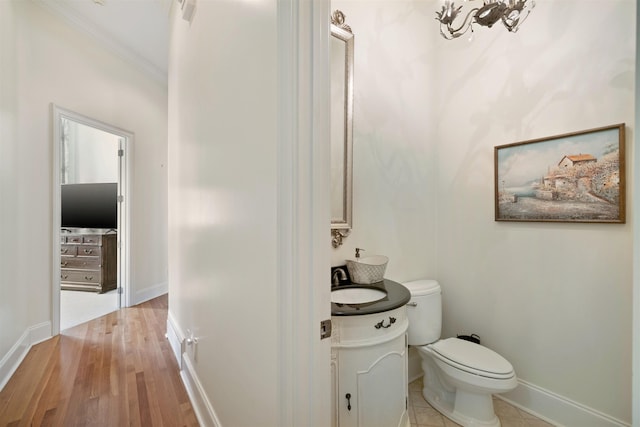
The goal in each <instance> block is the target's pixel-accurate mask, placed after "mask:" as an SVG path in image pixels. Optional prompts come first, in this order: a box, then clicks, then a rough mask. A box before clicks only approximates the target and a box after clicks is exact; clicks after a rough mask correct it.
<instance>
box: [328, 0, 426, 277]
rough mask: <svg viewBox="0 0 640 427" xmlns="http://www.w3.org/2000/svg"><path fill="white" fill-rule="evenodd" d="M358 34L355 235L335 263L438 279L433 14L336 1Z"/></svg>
mask: <svg viewBox="0 0 640 427" xmlns="http://www.w3.org/2000/svg"><path fill="white" fill-rule="evenodd" d="M335 9H340V10H342V11H343V12H344V14H345V16H346V18H345V22H346V23H347V24H348V25H349V26H351V28H352V30H353V33H354V46H355V47H354V51H355V54H354V126H353V206H354V209H353V230H352V232H351V234H350V235H349V236H348V237H347V238H345V239H344V240H343V245H342V246H341V247H340V248H338V249H335V250H333V252H332V260H331V261H332V265H341V264H344V260H345V259H352V258H353V257H354V254H355V248H356V247H358V248H364V249H365V252H364V254H363V255H364V256H366V255H373V254H383V255H387V256H388V257H389V264H388V266H387V271H386V276H387V277H389V278H390V279H394V280H398V281H407V280H412V279H417V278H421V277H435V276H436V250H437V248H436V240H435V237H436V229H435V227H436V208H437V205H436V204H435V203H434V198H435V193H436V188H437V187H436V174H435V169H436V168H435V161H436V159H435V157H434V155H433V150H434V145H435V144H436V143H437V141H436V140H435V139H434V136H435V128H436V123H435V121H434V118H433V115H434V113H433V111H434V108H435V104H434V102H433V92H434V88H433V87H432V86H433V85H434V83H433V80H434V77H435V75H434V72H435V71H434V70H435V68H434V67H435V65H436V64H435V63H434V62H433V61H431V55H432V53H431V51H432V45H433V43H434V41H433V28H432V27H431V26H430V25H425V22H427V23H430V22H431V14H432V13H433V10H432V9H431V6H430V5H429V4H428V3H425V2H421V1H415V2H408V1H377V2H368V1H342V0H337V1H336V0H334V1H332V2H331V10H335Z"/></svg>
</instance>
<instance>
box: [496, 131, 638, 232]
mask: <svg viewBox="0 0 640 427" xmlns="http://www.w3.org/2000/svg"><path fill="white" fill-rule="evenodd" d="M624 146H625V124H624V123H621V124H617V125H612V126H606V127H601V128H597V129H589V130H585V131H581V132H573V133H568V134H564V135H557V136H551V137H548V138H540V139H533V140H530V141H523V142H516V143H513V144H507V145H500V146H497V147H495V148H494V164H495V215H496V217H495V220H496V221H545V222H549V221H551V222H597V223H603V222H604V223H621V224H624V222H625V157H624Z"/></svg>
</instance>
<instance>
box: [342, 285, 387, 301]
mask: <svg viewBox="0 0 640 427" xmlns="http://www.w3.org/2000/svg"><path fill="white" fill-rule="evenodd" d="M386 296H387V293H386V292H385V291H381V290H380V289H374V288H344V289H336V290H333V291H331V302H335V303H337V304H365V303H368V302H374V301H378V300H381V299H382V298H384V297H386Z"/></svg>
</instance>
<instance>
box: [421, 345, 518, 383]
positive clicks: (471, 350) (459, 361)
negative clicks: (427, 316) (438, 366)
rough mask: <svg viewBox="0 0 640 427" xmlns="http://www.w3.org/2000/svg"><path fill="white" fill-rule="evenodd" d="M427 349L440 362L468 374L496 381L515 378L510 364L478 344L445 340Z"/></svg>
mask: <svg viewBox="0 0 640 427" xmlns="http://www.w3.org/2000/svg"><path fill="white" fill-rule="evenodd" d="M427 347H429V349H431V350H432V354H433V355H434V356H435V357H436V358H438V359H439V360H441V361H442V362H444V363H446V364H447V365H449V366H452V367H454V368H456V369H460V370H461V371H464V372H468V373H470V374H474V375H478V376H482V377H486V378H493V379H498V380H500V379H509V378H513V377H514V376H515V372H514V371H513V366H511V363H509V362H508V361H507V360H506V359H505V358H504V357H502V356H500V355H499V354H498V353H496V352H495V351H493V350H490V349H488V348H487V347H483V346H482V345H479V344H475V343H472V342H469V341H465V340H461V339H458V338H447V339H444V340H440V341H438V342H435V343H433V344H429V345H428V346H427Z"/></svg>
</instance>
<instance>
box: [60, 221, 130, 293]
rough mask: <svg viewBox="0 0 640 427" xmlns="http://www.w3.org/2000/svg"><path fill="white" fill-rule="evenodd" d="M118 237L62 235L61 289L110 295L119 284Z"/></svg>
mask: <svg viewBox="0 0 640 427" xmlns="http://www.w3.org/2000/svg"><path fill="white" fill-rule="evenodd" d="M117 242H118V235H117V234H116V233H109V234H103V233H92V234H82V233H63V234H61V242H60V287H61V288H62V289H63V290H80V291H93V292H99V293H103V292H107V291H110V290H112V289H115V288H116V287H117V284H118V260H117V259H118V251H117V244H118V243H117Z"/></svg>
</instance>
